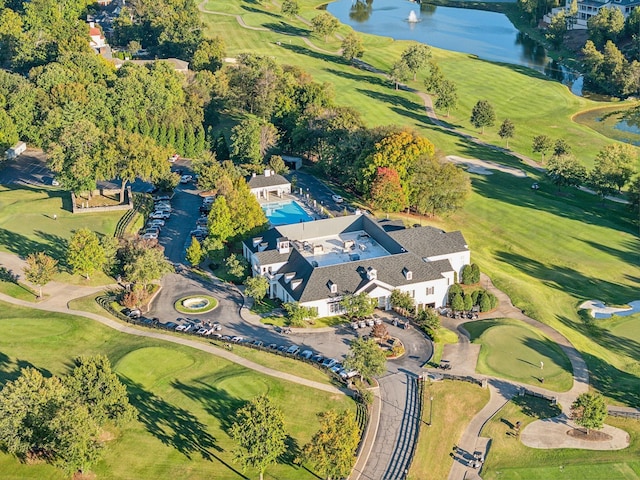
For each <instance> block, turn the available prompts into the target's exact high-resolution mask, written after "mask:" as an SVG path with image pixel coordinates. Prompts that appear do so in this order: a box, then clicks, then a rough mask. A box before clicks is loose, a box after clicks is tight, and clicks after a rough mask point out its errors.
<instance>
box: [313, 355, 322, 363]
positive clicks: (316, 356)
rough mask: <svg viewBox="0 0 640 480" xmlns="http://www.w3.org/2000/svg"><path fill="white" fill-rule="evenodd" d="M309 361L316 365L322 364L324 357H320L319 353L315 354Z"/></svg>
mask: <svg viewBox="0 0 640 480" xmlns="http://www.w3.org/2000/svg"><path fill="white" fill-rule="evenodd" d="M311 360H312V361H314V362H316V363H322V362H324V356H322V355H320V354H319V353H316V354H315V355H314V356H313V357H311Z"/></svg>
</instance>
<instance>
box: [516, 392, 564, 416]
mask: <svg viewBox="0 0 640 480" xmlns="http://www.w3.org/2000/svg"><path fill="white" fill-rule="evenodd" d="M511 401H512V402H513V403H514V404H516V405H518V406H519V407H520V409H521V410H522V413H524V414H525V415H526V416H527V417H533V418H538V419H542V418H551V417H557V416H558V415H560V413H561V412H562V410H560V407H558V406H557V405H555V406H554V405H551V403H550V402H549V400H545V399H544V398H538V397H532V396H531V395H522V396H516V397H513V398H512V399H511Z"/></svg>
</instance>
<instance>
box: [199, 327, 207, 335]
mask: <svg viewBox="0 0 640 480" xmlns="http://www.w3.org/2000/svg"><path fill="white" fill-rule="evenodd" d="M208 332H209V329H208V328H201V329H200V330H198V331H197V332H196V333H197V334H198V335H205V334H207V333H208Z"/></svg>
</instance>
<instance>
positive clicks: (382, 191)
mask: <svg viewBox="0 0 640 480" xmlns="http://www.w3.org/2000/svg"><path fill="white" fill-rule="evenodd" d="M371 200H372V202H373V204H374V206H375V208H377V209H379V210H383V211H385V212H399V211H400V210H402V209H404V208H405V206H406V205H407V195H406V193H405V192H404V190H403V189H402V184H401V183H400V177H399V176H398V172H397V171H396V170H395V169H393V168H390V167H378V172H377V174H376V177H375V178H374V180H373V183H372V184H371Z"/></svg>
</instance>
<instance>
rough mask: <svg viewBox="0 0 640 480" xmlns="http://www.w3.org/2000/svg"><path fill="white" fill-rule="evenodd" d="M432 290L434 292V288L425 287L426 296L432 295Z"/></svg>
mask: <svg viewBox="0 0 640 480" xmlns="http://www.w3.org/2000/svg"><path fill="white" fill-rule="evenodd" d="M434 290H435V289H434V287H427V291H426V294H427V295H433V292H434Z"/></svg>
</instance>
